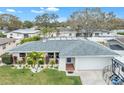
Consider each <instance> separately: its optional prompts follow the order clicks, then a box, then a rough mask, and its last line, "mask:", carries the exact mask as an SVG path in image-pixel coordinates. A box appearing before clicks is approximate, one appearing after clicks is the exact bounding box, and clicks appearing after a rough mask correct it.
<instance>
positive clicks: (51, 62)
mask: <svg viewBox="0 0 124 93" xmlns="http://www.w3.org/2000/svg"><path fill="white" fill-rule="evenodd" d="M50 64H51V66H52V67H53V65H55V64H56V62H55V60H54V59H51V60H50Z"/></svg>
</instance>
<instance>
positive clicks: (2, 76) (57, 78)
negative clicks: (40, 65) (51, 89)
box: [0, 66, 81, 85]
mask: <svg viewBox="0 0 124 93" xmlns="http://www.w3.org/2000/svg"><path fill="white" fill-rule="evenodd" d="M0 84H6V85H8V84H9V85H18V84H19V85H80V84H81V81H80V77H77V76H71V77H70V76H69V77H67V76H66V75H65V72H60V71H57V70H51V69H45V70H43V71H41V72H39V73H35V74H33V73H32V72H31V71H30V70H28V69H12V68H11V67H9V66H3V67H0Z"/></svg>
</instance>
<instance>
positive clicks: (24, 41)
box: [20, 36, 40, 44]
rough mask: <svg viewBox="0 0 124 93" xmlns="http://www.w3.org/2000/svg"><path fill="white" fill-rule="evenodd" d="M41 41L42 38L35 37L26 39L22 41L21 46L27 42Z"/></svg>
mask: <svg viewBox="0 0 124 93" xmlns="http://www.w3.org/2000/svg"><path fill="white" fill-rule="evenodd" d="M38 40H40V36H33V37H30V38H24V39H22V40H21V42H20V44H23V43H26V42H31V41H38Z"/></svg>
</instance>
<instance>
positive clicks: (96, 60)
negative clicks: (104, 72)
mask: <svg viewBox="0 0 124 93" xmlns="http://www.w3.org/2000/svg"><path fill="white" fill-rule="evenodd" d="M111 64H112V60H111V58H102V57H76V59H75V70H91V69H93V70H97V69H103V68H104V67H105V66H107V65H111Z"/></svg>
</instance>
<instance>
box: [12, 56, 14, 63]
mask: <svg viewBox="0 0 124 93" xmlns="http://www.w3.org/2000/svg"><path fill="white" fill-rule="evenodd" d="M12 61H13V64H15V58H14V56H13V55H12Z"/></svg>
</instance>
